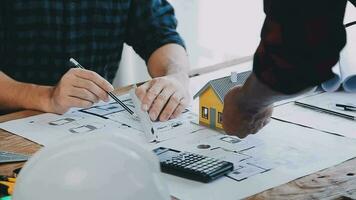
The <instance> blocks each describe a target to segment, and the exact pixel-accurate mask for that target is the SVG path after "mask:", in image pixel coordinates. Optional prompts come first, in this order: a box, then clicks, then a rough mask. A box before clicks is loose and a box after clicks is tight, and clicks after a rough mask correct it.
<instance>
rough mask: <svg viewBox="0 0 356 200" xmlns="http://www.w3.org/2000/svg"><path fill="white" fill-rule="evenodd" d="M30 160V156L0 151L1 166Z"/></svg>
mask: <svg viewBox="0 0 356 200" xmlns="http://www.w3.org/2000/svg"><path fill="white" fill-rule="evenodd" d="M29 158H30V156H28V155H23V154H19V153H12V152H7V151H0V164H2V163H12V162H22V161H27V160H28V159H29Z"/></svg>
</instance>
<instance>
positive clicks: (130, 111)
mask: <svg viewBox="0 0 356 200" xmlns="http://www.w3.org/2000/svg"><path fill="white" fill-rule="evenodd" d="M69 62H71V63H72V64H73V65H75V66H76V67H77V68H80V69H85V68H84V67H83V66H82V65H81V64H79V63H78V62H77V61H76V60H75V59H74V58H70V59H69ZM107 93H108V95H109V96H110V97H111V98H113V99H114V100H115V101H116V102H117V103H118V104H120V106H122V107H123V108H124V109H125V110H126V111H127V112H128V113H130V114H131V115H132V116H134V117H136V115H135V113H134V112H133V111H132V110H131V109H130V108H129V107H127V106H126V105H125V104H124V103H123V102H122V101H121V100H120V99H119V98H117V97H116V96H115V95H114V94H113V93H112V92H107Z"/></svg>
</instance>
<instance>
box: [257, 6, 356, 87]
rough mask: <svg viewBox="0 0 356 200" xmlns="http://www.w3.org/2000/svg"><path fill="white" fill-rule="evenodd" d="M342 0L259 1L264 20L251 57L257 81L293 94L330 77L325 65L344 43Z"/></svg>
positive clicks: (334, 58)
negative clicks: (263, 12)
mask: <svg viewBox="0 0 356 200" xmlns="http://www.w3.org/2000/svg"><path fill="white" fill-rule="evenodd" d="M346 3H347V0H297V1H290V0H264V11H265V13H266V19H265V22H264V25H263V28H262V33H261V42H260V44H259V46H258V48H257V50H256V53H255V56H254V72H255V74H256V76H257V77H258V79H259V80H260V81H262V82H263V83H265V84H267V85H268V86H270V87H271V88H272V89H274V90H276V91H279V92H282V93H285V94H293V93H296V92H298V91H301V90H303V89H306V88H308V87H310V86H315V85H318V84H319V83H321V82H323V81H326V80H328V79H331V78H332V77H334V74H333V73H332V71H331V68H332V67H333V66H334V65H335V64H336V63H337V61H338V60H339V53H340V51H341V49H342V48H343V47H344V45H345V43H346V33H345V27H344V24H343V19H344V13H345V8H346ZM353 3H355V2H353Z"/></svg>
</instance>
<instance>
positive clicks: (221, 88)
mask: <svg viewBox="0 0 356 200" xmlns="http://www.w3.org/2000/svg"><path fill="white" fill-rule="evenodd" d="M250 74H251V71H246V72H242V73H239V74H237V77H235V81H234V82H232V81H231V76H226V77H223V78H218V79H215V80H211V81H209V82H208V83H207V84H206V85H205V86H204V87H203V88H202V89H200V90H199V92H197V93H196V94H195V95H194V97H193V98H194V99H195V98H197V97H198V96H200V95H201V94H202V93H203V92H204V91H205V90H206V89H208V88H209V87H211V88H212V89H213V90H214V92H215V93H216V95H217V96H218V97H219V99H220V101H221V102H224V97H225V95H226V93H227V92H228V91H229V90H230V89H231V88H232V87H234V86H237V85H242V84H244V83H245V81H246V79H247V78H248V76H249V75H250Z"/></svg>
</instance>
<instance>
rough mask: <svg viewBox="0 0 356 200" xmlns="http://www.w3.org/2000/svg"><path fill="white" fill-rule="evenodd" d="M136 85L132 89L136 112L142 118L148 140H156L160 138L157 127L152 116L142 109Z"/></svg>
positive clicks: (131, 93)
mask: <svg viewBox="0 0 356 200" xmlns="http://www.w3.org/2000/svg"><path fill="white" fill-rule="evenodd" d="M135 89H136V86H134V88H132V89H131V90H130V95H131V98H132V101H133V103H134V105H135V109H136V113H137V115H138V117H139V119H140V122H141V125H142V126H143V127H142V128H143V131H144V134H145V137H146V139H147V141H148V142H154V141H156V140H157V139H158V136H157V129H156V128H155V126H154V125H153V122H152V121H151V118H150V116H149V115H148V113H147V112H146V111H143V110H142V109H141V101H140V100H139V99H138V97H137V96H136V93H135Z"/></svg>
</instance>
